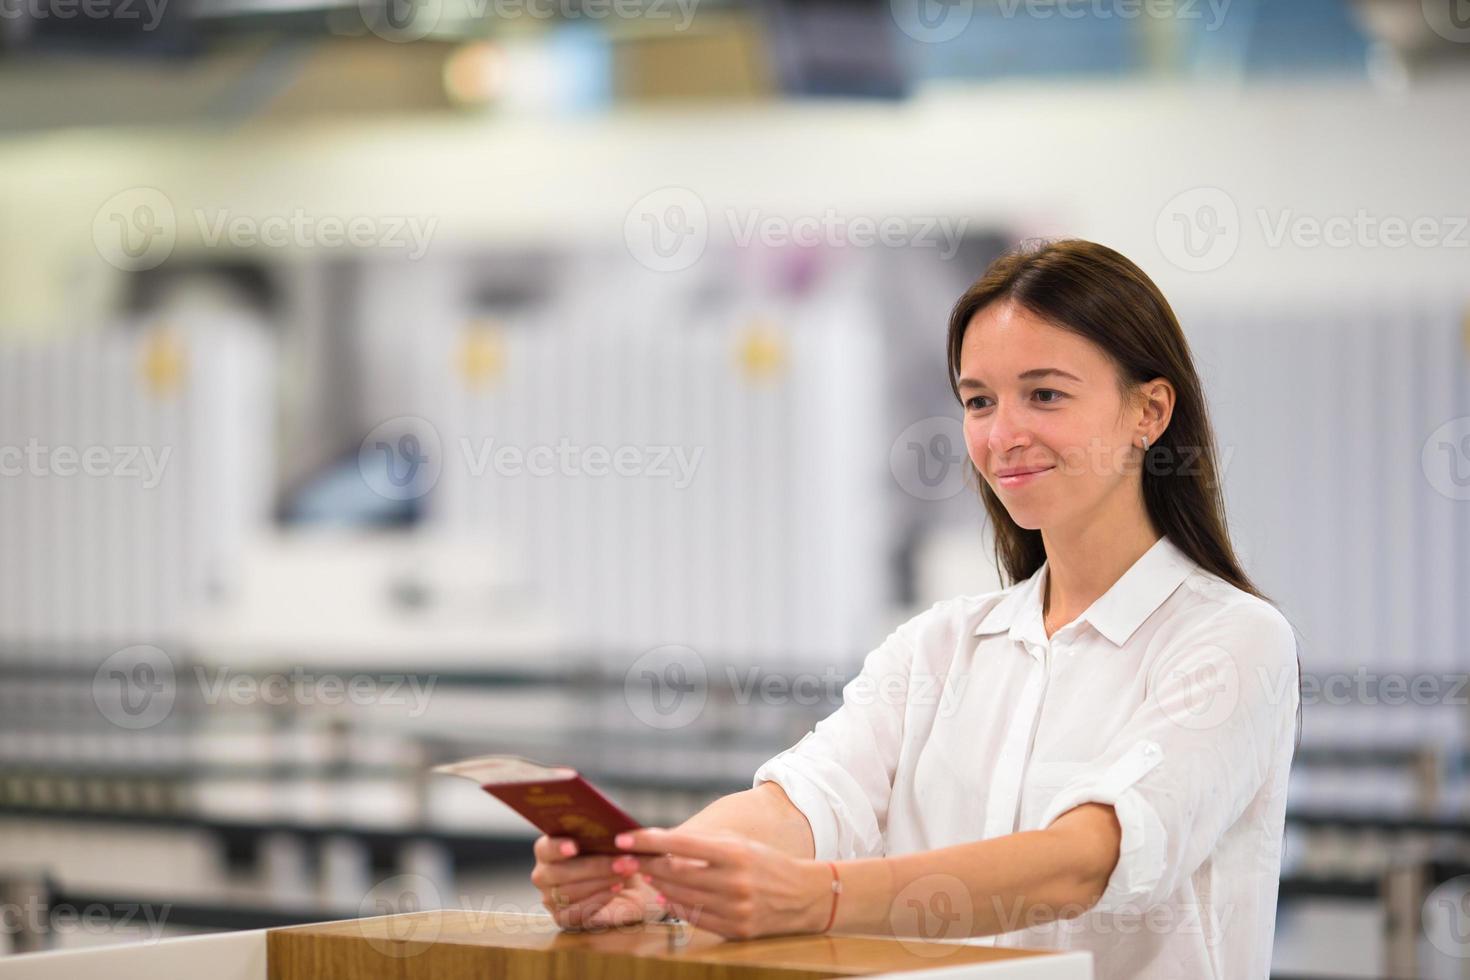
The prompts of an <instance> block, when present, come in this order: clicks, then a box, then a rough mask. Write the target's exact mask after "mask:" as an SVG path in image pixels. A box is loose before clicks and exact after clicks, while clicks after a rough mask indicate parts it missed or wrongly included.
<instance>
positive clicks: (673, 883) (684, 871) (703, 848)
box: [616, 828, 832, 939]
mask: <svg viewBox="0 0 1470 980" xmlns="http://www.w3.org/2000/svg"><path fill="white" fill-rule="evenodd" d="M616 843H617V846H618V847H620V848H623V849H625V850H629V851H642V852H662V853H663V855H664V856H662V857H648V856H647V855H646V854H645V855H644V856H643V857H641V858H640V863H641V865H642V873H643V875H644V876H645V880H646V881H647V882H648V883H649V884H651V885H652V886H653V887H654V888H656V889H657V890H658V892H659V893H660V894H662V895H663V896H665V897H666V898H667V899H668V902H669V908H670V909H672V910H673V913H674V914H675V915H677V916H679V918H681V919H684V920H685V921H686V922H688V923H690V924H691V925H693V926H696V927H698V928H700V929H707V930H709V931H710V932H715V933H718V934H719V935H721V936H724V937H725V938H726V939H754V938H756V937H757V936H770V935H783V934H788V933H803V932H820V931H822V929H823V928H824V927H825V926H826V924H827V919H828V917H829V915H830V913H831V910H832V872H831V869H830V868H828V867H827V865H826V864H825V863H824V862H819V861H806V860H802V859H800V858H794V857H791V856H790V855H789V854H786V853H784V852H782V851H778V850H776V849H775V848H773V847H768V846H766V845H765V844H762V843H760V842H759V841H753V840H750V839H749V838H746V837H742V836H740V835H738V834H733V833H721V834H700V833H690V832H688V831H681V830H663V829H660V828H645V829H643V830H633V831H628V832H627V833H623V834H619V835H618V837H617V841H616Z"/></svg>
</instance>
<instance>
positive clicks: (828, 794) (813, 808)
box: [752, 621, 914, 861]
mask: <svg viewBox="0 0 1470 980" xmlns="http://www.w3.org/2000/svg"><path fill="white" fill-rule="evenodd" d="M912 623H913V621H910V623H909V624H905V627H908V626H910V625H911V624H912ZM905 627H900V628H899V629H898V630H895V631H894V632H893V633H891V634H889V636H888V638H887V639H886V640H885V641H884V642H883V643H882V644H881V645H880V646H879V647H878V648H877V649H875V650H873V651H872V652H870V653H869V654H868V655H867V656H866V657H865V658H864V660H863V666H862V670H861V671H860V672H859V673H858V675H857V676H856V677H854V678H853V679H852V680H850V681H849V682H848V683H847V684H846V685H844V686H843V688H842V704H841V706H839V707H838V708H837V710H836V711H834V712H832V714H830V715H828V716H827V717H826V718H823V719H822V720H821V721H819V722H818V723H817V724H816V726H815V727H814V728H813V729H812V730H811V731H809V732H807V733H806V735H804V736H802V738H801V740H800V741H798V742H797V743H796V744H795V745H793V746H791V747H790V748H788V749H786V750H785V751H783V752H781V753H780V754H779V755H777V756H775V757H774V758H772V759H770V760H769V761H767V762H766V763H765V764H764V765H762V766H761V767H760V768H759V769H757V770H756V773H755V778H754V780H753V782H752V786H759V785H760V784H761V783H764V782H774V783H777V784H778V785H779V786H780V787H781V788H782V789H783V790H784V791H785V792H786V795H787V797H788V798H790V800H791V802H792V803H793V804H794V805H795V806H796V808H797V809H798V810H800V811H801V812H802V813H803V814H804V815H805V816H806V818H807V821H808V822H809V823H810V824H811V828H812V838H813V841H814V844H815V849H816V854H815V857H816V858H817V859H818V860H824V861H841V860H849V859H853V858H860V857H876V856H879V855H881V854H882V853H883V834H884V827H885V825H886V822H887V817H888V805H889V800H890V797H891V796H892V792H893V777H894V770H895V769H896V767H897V765H898V757H899V748H900V743H901V742H902V739H903V724H904V711H905V704H906V702H907V700H908V687H909V674H910V670H911V668H912V664H913V652H914V647H913V642H912V640H911V638H910V637H909V635H908V630H907V629H906V628H905Z"/></svg>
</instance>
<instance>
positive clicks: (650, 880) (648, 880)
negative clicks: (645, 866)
mask: <svg viewBox="0 0 1470 980" xmlns="http://www.w3.org/2000/svg"><path fill="white" fill-rule="evenodd" d="M638 877H640V878H642V879H643V881H644V883H645V884H649V885H651V884H653V875H651V874H649V873H648V872H646V871H645V872H644V873H643V874H641V875H639V876H638Z"/></svg>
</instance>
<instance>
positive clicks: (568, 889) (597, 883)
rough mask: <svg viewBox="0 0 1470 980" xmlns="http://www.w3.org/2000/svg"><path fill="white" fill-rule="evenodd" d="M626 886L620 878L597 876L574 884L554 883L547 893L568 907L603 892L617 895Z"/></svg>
mask: <svg viewBox="0 0 1470 980" xmlns="http://www.w3.org/2000/svg"><path fill="white" fill-rule="evenodd" d="M626 887H627V885H626V884H625V883H624V882H623V881H622V879H620V878H595V879H592V880H590V881H579V882H577V883H576V884H572V885H553V886H552V887H551V888H548V889H546V891H545V894H546V895H547V896H548V897H549V898H550V899H551V900H552V901H556V900H557V899H560V900H561V904H562V907H563V908H567V907H570V906H572V905H575V904H576V903H578V902H581V901H584V900H585V899H588V898H590V897H592V896H593V895H597V894H600V893H602V892H608V893H610V894H614V895H616V894H617V893H618V892H620V891H622V890H623V889H624V888H626Z"/></svg>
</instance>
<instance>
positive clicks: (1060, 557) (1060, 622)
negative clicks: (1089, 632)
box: [1041, 500, 1160, 637]
mask: <svg viewBox="0 0 1470 980" xmlns="http://www.w3.org/2000/svg"><path fill="white" fill-rule="evenodd" d="M1159 537H1160V534H1159V532H1158V531H1157V530H1155V529H1154V526H1153V522H1152V521H1150V520H1149V518H1148V513H1147V511H1146V510H1145V509H1144V507H1143V502H1142V501H1141V500H1140V501H1138V502H1137V506H1136V507H1133V508H1130V509H1128V510H1127V511H1126V512H1125V513H1122V514H1115V515H1108V516H1105V517H1102V518H1101V519H1099V518H1098V517H1094V518H1092V519H1090V520H1088V521H1087V522H1086V523H1084V524H1081V525H1080V526H1078V527H1077V528H1076V529H1074V530H1068V531H1059V530H1048V529H1046V528H1042V531H1041V539H1042V542H1043V544H1044V545H1045V546H1046V567H1047V573H1046V595H1045V596H1043V597H1042V609H1043V610H1044V613H1045V614H1044V616H1043V617H1042V619H1043V622H1044V624H1045V627H1046V635H1047V636H1048V637H1050V636H1051V635H1052V633H1054V632H1056V631H1057V630H1058V629H1060V628H1061V627H1062V626H1065V625H1066V624H1067V623H1070V622H1071V621H1072V620H1074V619H1076V618H1077V617H1078V616H1080V615H1081V614H1082V613H1083V612H1085V611H1086V610H1087V607H1088V606H1090V605H1092V604H1093V603H1094V602H1095V601H1097V599H1098V598H1099V597H1100V596H1101V595H1102V594H1103V593H1104V592H1107V591H1108V589H1110V588H1112V586H1113V583H1114V582H1116V581H1118V579H1120V578H1122V577H1123V573H1124V572H1126V571H1128V569H1129V568H1131V567H1132V566H1133V563H1134V562H1136V561H1138V559H1139V558H1142V557H1143V555H1144V553H1145V552H1146V551H1148V550H1149V549H1150V548H1152V547H1153V546H1154V544H1156V543H1157V542H1158V540H1159Z"/></svg>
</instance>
